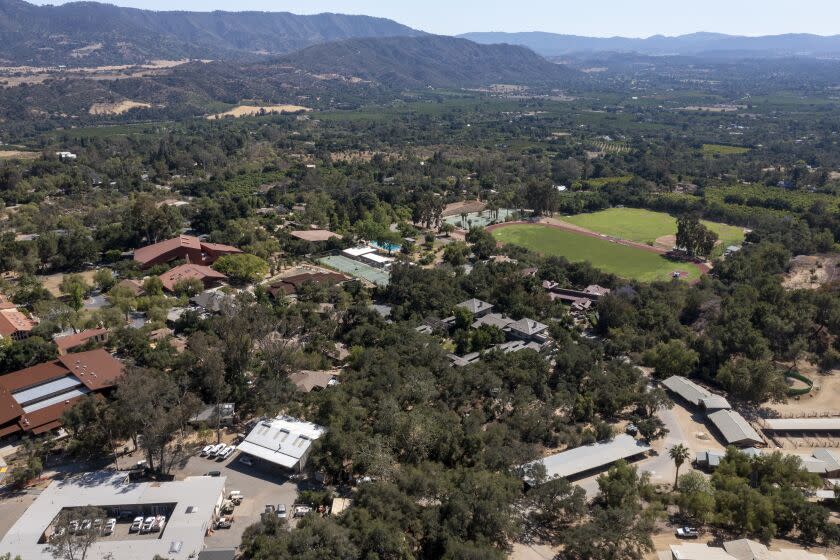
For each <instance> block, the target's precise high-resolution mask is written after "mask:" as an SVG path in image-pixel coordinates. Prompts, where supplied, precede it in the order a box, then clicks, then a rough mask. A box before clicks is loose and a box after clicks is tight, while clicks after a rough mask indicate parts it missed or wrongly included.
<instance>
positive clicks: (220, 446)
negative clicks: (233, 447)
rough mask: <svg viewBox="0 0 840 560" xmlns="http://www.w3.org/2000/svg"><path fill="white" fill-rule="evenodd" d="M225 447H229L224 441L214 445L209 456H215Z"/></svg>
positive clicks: (208, 453)
mask: <svg viewBox="0 0 840 560" xmlns="http://www.w3.org/2000/svg"><path fill="white" fill-rule="evenodd" d="M225 447H227V446H226V445H225V444H224V443H217V444H216V445H214V446H213V447H211V448H210V451H208V452H207V456H208V457H215V456H216V453H218V452H219V451H221V450H222V449H224V448H225Z"/></svg>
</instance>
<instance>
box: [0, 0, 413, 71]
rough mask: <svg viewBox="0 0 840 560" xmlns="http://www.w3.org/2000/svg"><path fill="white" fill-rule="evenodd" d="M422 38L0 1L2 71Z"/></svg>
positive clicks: (382, 25)
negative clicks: (17, 67) (369, 39)
mask: <svg viewBox="0 0 840 560" xmlns="http://www.w3.org/2000/svg"><path fill="white" fill-rule="evenodd" d="M419 35H423V33H422V32H421V31H416V30H414V29H411V28H410V27H406V26H405V25H401V24H399V23H397V22H395V21H392V20H388V19H382V18H374V17H368V16H349V15H341V14H318V15H311V16H301V15H295V14H290V13H284V12H155V11H150V10H137V9H133V8H121V7H117V6H113V5H110V4H100V3H96V2H72V3H69V4H63V5H61V6H36V5H34V4H30V3H28V2H24V1H23V0H0V64H5V65H51V64H65V65H72V66H98V65H103V64H135V63H141V62H146V61H148V60H152V59H169V60H177V59H183V58H200V59H208V58H209V59H217V60H218V59H226V60H231V59H233V60H253V59H255V58H258V57H260V55H263V56H265V55H278V54H286V53H290V52H293V51H296V50H299V49H303V48H305V47H308V46H311V45H315V44H319V43H325V42H329V41H336V40H342V39H350V38H354V37H395V36H405V37H416V36H419Z"/></svg>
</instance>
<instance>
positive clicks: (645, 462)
mask: <svg viewBox="0 0 840 560" xmlns="http://www.w3.org/2000/svg"><path fill="white" fill-rule="evenodd" d="M675 406H679V405H675ZM658 416H659V418H660V419H661V420H662V422H663V423H664V424H665V427H666V428H668V435H667V436H666V437H665V438H664V439H663V440H661V441H657V442H655V443H654V445H653V448H654V451H653V453H651V454H650V455H649V456H648V457H646V458H645V459H642V460H641V461H637V462H636V463H634V465H635V466H636V468H638V469H639V471H640V472H648V473H650V480H651V482H652V483H654V484H673V483H674V476H675V475H676V467H675V466H674V461H673V460H672V459H671V457H670V456H668V450H669V449H671V448H672V447H673V446H675V445H676V444H678V443H682V442H684V441H686V438H685V434H683V430H682V427H681V426H680V423H679V420H678V419H677V415H676V414H675V413H674V409H664V410H660V411H659V413H658ZM686 470H687V469H686V467H685V465H683V468H682V472H686ZM600 474H601V473H599V474H598V475H595V476H590V477H589V478H584V479H581V480H579V481H577V482H576V484H577V485H578V486H580V487H581V488H583V489H584V490H586V497H587V498H590V499H592V498H594V497H595V496H597V495H598V476H600Z"/></svg>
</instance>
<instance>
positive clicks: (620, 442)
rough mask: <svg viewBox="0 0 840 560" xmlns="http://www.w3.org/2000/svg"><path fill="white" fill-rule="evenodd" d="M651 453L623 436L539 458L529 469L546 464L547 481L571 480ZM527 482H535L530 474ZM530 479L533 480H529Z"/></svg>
mask: <svg viewBox="0 0 840 560" xmlns="http://www.w3.org/2000/svg"><path fill="white" fill-rule="evenodd" d="M648 451H650V446H649V445H648V444H646V443H644V442H642V441H638V440H636V438H634V437H633V436H630V435H628V434H619V435H617V436H615V438H613V439H612V440H611V441H601V442H598V443H591V444H589V445H582V446H580V447H575V448H574V449H569V450H567V451H563V452H560V453H556V454H554V455H549V456H548V457H544V458H543V459H539V460H537V461H534V462H532V463H528V465H525V466H526V467H527V466H530V465H534V464H536V463H542V464H543V466H544V467H545V474H546V478H547V479H549V480H550V479H552V478H569V477H574V476H576V475H579V474H582V473H586V472H589V471H593V470H595V469H599V468H602V467H605V466H607V465H609V464H612V463H615V462H616V461H618V460H619V459H630V458H632V457H636V456H638V455H643V454H644V453H647V452H648ZM525 478H526V479H525V482H527V483H529V484H532V483H533V482H534V480H533V479H530V477H529V476H527V475H526V477H525ZM529 479H530V480H529Z"/></svg>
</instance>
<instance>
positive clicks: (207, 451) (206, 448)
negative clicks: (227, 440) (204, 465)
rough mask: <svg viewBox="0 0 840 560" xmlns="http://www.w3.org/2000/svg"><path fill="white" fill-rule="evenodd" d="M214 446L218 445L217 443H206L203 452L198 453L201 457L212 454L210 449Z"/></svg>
mask: <svg viewBox="0 0 840 560" xmlns="http://www.w3.org/2000/svg"><path fill="white" fill-rule="evenodd" d="M214 447H216V446H215V445H205V446H204V449H202V450H201V452H200V453H199V454H198V455H199V456H200V457H207V455H209V454H210V451H212V450H213V448H214Z"/></svg>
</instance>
